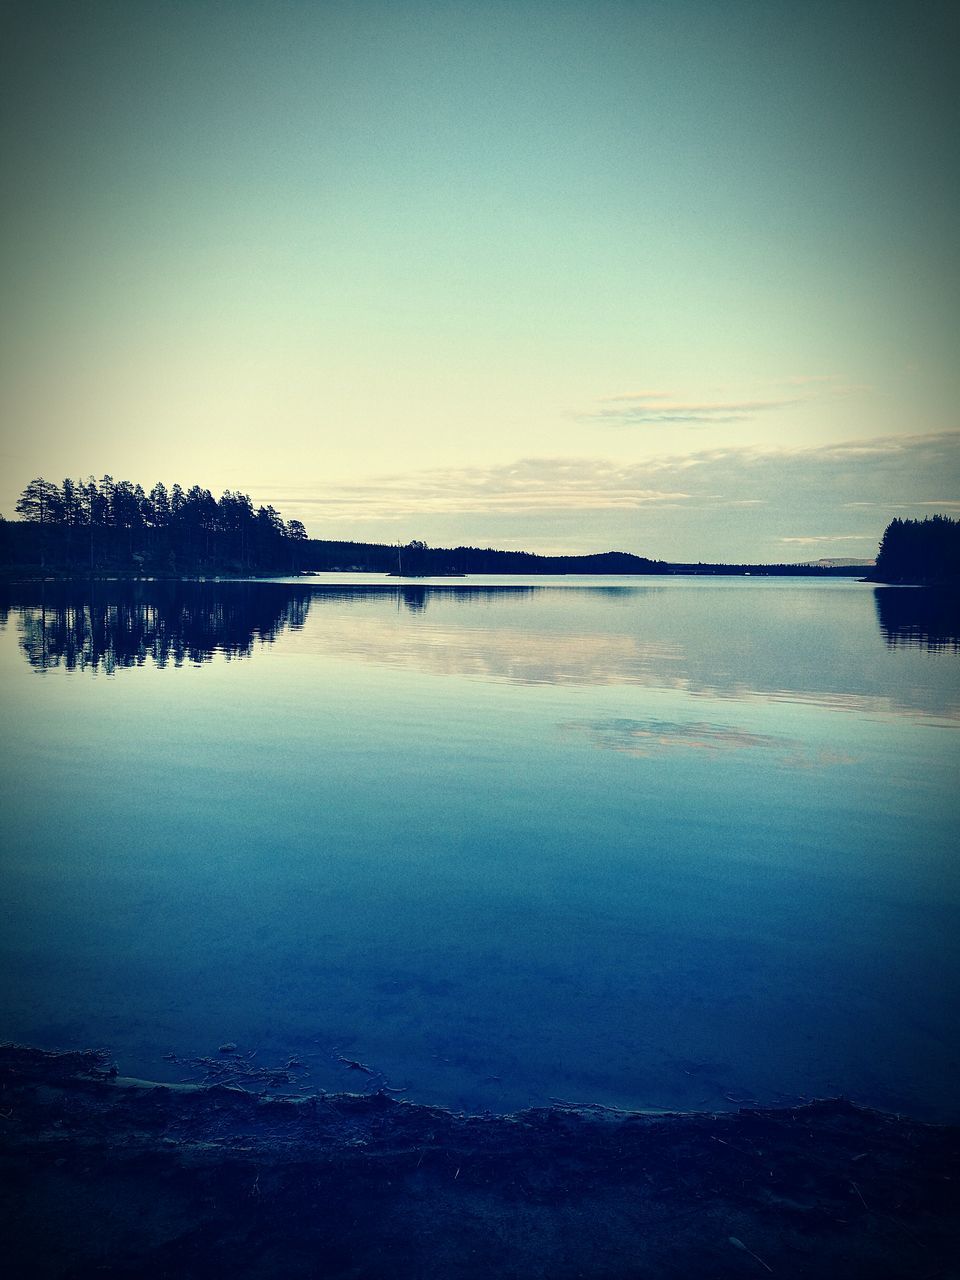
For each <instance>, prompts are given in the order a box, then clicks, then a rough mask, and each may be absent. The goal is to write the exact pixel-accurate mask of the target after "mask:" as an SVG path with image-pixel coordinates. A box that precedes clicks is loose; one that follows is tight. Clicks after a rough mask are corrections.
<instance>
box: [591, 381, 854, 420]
mask: <svg viewBox="0 0 960 1280" xmlns="http://www.w3.org/2000/svg"><path fill="white" fill-rule="evenodd" d="M768 385H772V386H775V387H777V388H778V389H780V390H781V391H783V390H784V389H786V390H787V391H788V394H787V395H782V394H781V395H779V396H776V397H768V396H763V395H761V396H726V395H721V396H719V397H717V398H716V399H693V398H688V397H684V396H682V395H680V396H678V395H676V394H675V393H673V392H669V391H662V390H656V391H653V390H642V391H630V392H623V393H621V394H619V395H611V396H604V397H603V398H602V399H601V400H600V401H599V402H598V405H597V407H596V408H595V409H592V410H587V411H584V412H580V413H576V414H574V415H573V416H574V417H575V418H576V419H577V420H578V421H580V422H597V423H603V424H606V425H608V426H643V425H645V424H648V425H651V426H656V425H657V424H658V423H670V422H673V423H678V422H679V423H684V422H686V423H692V424H701V425H709V424H711V423H726V422H745V421H747V420H749V419H751V418H755V417H757V416H758V415H761V414H766V413H771V412H774V411H776V410H779V409H789V408H793V407H794V406H796V405H800V404H808V403H811V402H812V401H816V400H823V399H835V398H837V397H841V396H849V395H853V394H856V393H863V392H869V391H870V389H871V388H870V387H868V386H865V385H864V384H862V383H853V382H849V381H846V380H844V379H843V378H841V376H840V375H839V374H836V373H813V374H791V375H790V376H788V377H786V378H782V379H780V381H779V382H776V383H773V384H768Z"/></svg>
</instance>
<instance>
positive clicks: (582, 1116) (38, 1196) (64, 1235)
mask: <svg viewBox="0 0 960 1280" xmlns="http://www.w3.org/2000/svg"><path fill="white" fill-rule="evenodd" d="M0 1126H2V1128H0V1132H2V1135H3V1145H2V1149H0V1172H2V1201H0V1206H2V1207H0V1231H2V1240H0V1248H2V1253H0V1256H2V1257H3V1258H4V1260H5V1262H6V1263H7V1264H8V1266H7V1268H6V1274H8V1275H11V1276H16V1277H21V1276H23V1277H26V1276H30V1277H73V1278H75V1280H79V1278H80V1277H87V1276H90V1277H92V1276H104V1277H134V1276H143V1277H170V1278H171V1280H173V1278H175V1277H176V1278H177V1280H181V1278H190V1277H198V1278H199V1277H221V1276H224V1277H226V1276H233V1277H239V1276H243V1277H247V1276H249V1277H263V1278H266V1277H271V1278H272V1277H280V1276H283V1277H301V1276H303V1277H306V1276H311V1277H314V1276H316V1277H324V1278H330V1280H341V1278H342V1280H346V1278H347V1277H371V1278H380V1277H383V1278H386V1277H395V1278H399V1280H405V1278H407V1277H417V1278H423V1280H426V1278H427V1277H430V1278H431V1280H432V1278H433V1277H441V1276H442V1277H446V1278H450V1280H459V1278H466V1277H470V1278H473V1277H481V1276H483V1277H516V1278H517V1280H520V1278H521V1277H522V1278H523V1280H527V1278H528V1277H530V1278H534V1277H544V1278H546V1277H549V1278H550V1280H562V1278H566V1277H571V1278H572V1277H577V1276H583V1277H605V1278H607V1280H613V1278H614V1277H627V1276H633V1277H651V1278H654V1280H659V1278H660V1277H675V1278H677V1280H686V1278H688V1277H691V1278H692V1277H728V1276H729V1277H740V1276H743V1277H751V1276H755V1277H763V1276H768V1275H775V1276H780V1277H804V1276H809V1277H818V1278H820V1280H822V1278H823V1277H831V1276H838V1277H839V1276H843V1277H848V1278H849V1277H863V1280H868V1278H869V1280H884V1278H893V1277H902V1278H903V1280H923V1278H929V1280H934V1278H935V1277H936V1278H939V1277H943V1278H944V1280H949V1278H951V1277H957V1276H960V1269H958V1266H957V1264H956V1262H955V1261H954V1260H956V1259H960V1196H958V1187H960V1130H958V1129H956V1128H941V1127H937V1126H930V1125H924V1124H919V1123H916V1122H913V1121H910V1120H907V1119H903V1118H898V1117H895V1116H890V1115H886V1114H883V1113H880V1112H876V1111H870V1110H865V1109H862V1108H858V1107H854V1106H852V1105H851V1104H849V1103H847V1102H844V1101H836V1100H834V1101H824V1102H815V1103H811V1104H809V1105H806V1106H798V1107H793V1108H787V1109H778V1110H741V1111H739V1112H736V1113H732V1112H731V1113H725V1114H721V1115H712V1114H678V1115H646V1114H633V1113H614V1112H609V1111H605V1110H601V1109H590V1108H586V1109H583V1108H580V1109H574V1108H567V1107H554V1108H550V1109H537V1110H530V1111H524V1112H519V1113H517V1114H516V1115H512V1116H462V1115H455V1114H452V1113H450V1112H448V1111H445V1110H443V1109H441V1108H434V1107H428V1106H418V1105H414V1104H411V1103H407V1102H401V1101H398V1100H397V1099H395V1098H394V1097H392V1096H391V1095H389V1094H386V1093H380V1094H374V1095H372V1096H360V1095H353V1094H336V1095H334V1094H328V1095H320V1094H317V1095H312V1096H297V1097H278V1096H275V1095H266V1094H259V1095H258V1094H257V1093H254V1092H251V1091H249V1090H245V1089H237V1088H230V1087H224V1086H213V1087H207V1088H196V1087H183V1086H181V1087H177V1086H168V1085H154V1084H151V1083H149V1082H145V1081H133V1080H127V1079H124V1078H123V1077H122V1076H120V1075H119V1074H117V1072H116V1069H115V1068H111V1067H110V1065H109V1062H108V1059H107V1058H106V1057H105V1056H104V1055H102V1054H99V1053H93V1052H91V1053H59V1054H54V1053H46V1052H43V1051H40V1050H35V1049H26V1048H23V1047H17V1046H4V1047H0Z"/></svg>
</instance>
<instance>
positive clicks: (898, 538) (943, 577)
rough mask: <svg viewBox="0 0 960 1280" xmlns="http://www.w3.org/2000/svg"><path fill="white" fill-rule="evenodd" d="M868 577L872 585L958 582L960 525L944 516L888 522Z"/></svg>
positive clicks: (959, 578)
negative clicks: (876, 583) (875, 583)
mask: <svg viewBox="0 0 960 1280" xmlns="http://www.w3.org/2000/svg"><path fill="white" fill-rule="evenodd" d="M869 577H870V579H871V580H872V581H874V582H905V583H906V582H909V583H920V584H922V583H955V582H960V521H958V520H952V519H951V518H950V517H949V516H944V515H935V516H929V517H927V518H926V519H925V520H901V519H900V518H899V517H898V518H897V519H895V520H891V522H890V523H889V524H888V525H887V527H886V529H885V530H884V533H883V538H882V539H881V542H880V549H879V551H878V552H877V562H876V566H875V568H874V570H873V572H872V573H871V574H870V575H869Z"/></svg>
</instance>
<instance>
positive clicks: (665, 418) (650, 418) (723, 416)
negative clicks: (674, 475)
mask: <svg viewBox="0 0 960 1280" xmlns="http://www.w3.org/2000/svg"><path fill="white" fill-rule="evenodd" d="M799 403H800V400H799V399H798V398H796V397H794V398H792V399H786V400H690V401H684V400H676V399H671V398H670V396H668V395H667V393H666V392H662V391H640V392H636V393H633V394H626V395H617V396H607V397H606V398H605V399H603V400H601V401H600V408H599V409H595V410H593V412H591V413H581V414H577V415H576V416H577V418H578V419H579V421H581V422H602V423H607V424H610V425H613V426H617V425H620V426H632V425H638V424H643V423H650V424H654V425H655V424H657V423H662V422H699V423H722V422H743V421H745V420H746V419H748V418H753V417H755V416H756V415H757V414H758V413H767V412H769V411H770V410H771V409H784V408H787V407H788V406H790V405H795V404H799Z"/></svg>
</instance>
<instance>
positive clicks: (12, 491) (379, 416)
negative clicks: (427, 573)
mask: <svg viewBox="0 0 960 1280" xmlns="http://www.w3.org/2000/svg"><path fill="white" fill-rule="evenodd" d="M958 14H960V7H958V6H957V5H956V4H955V3H938V2H937V0H929V2H924V0H905V2H901V3H885V2H884V0H868V2H864V3H844V0H832V2H830V3H818V2H817V0H804V2H803V3H799V2H798V0H792V2H791V3H782V2H780V0H763V2H760V3H750V2H746V0H743V2H742V0H712V2H710V3H705V2H703V3H702V2H700V0H669V2H667V0H662V2H659V0H633V2H631V3H627V2H624V3H615V2H613V0H591V2H590V3H583V2H580V3H563V2H562V0H554V2H552V3H547V2H546V0H530V2H527V3H524V2H521V0H509V2H505V3H499V2H497V0H490V2H486V0H472V2H470V3H440V2H433V3H430V2H426V0H406V2H405V3H385V2H379V3H378V2H375V0H369V2H368V0H356V2H351V0H337V2H336V3H325V2H324V0H254V2H250V0H71V2H70V3H66V2H54V0H23V2H20V0H14V2H13V3H2V4H0V15H2V18H0V24H2V26H0V46H2V55H0V56H2V66H0V94H2V115H0V133H2V138H0V140H2V159H0V163H2V180H3V192H4V198H3V210H2V242H0V253H2V263H0V266H2V281H3V291H2V297H3V303H2V330H0V343H2V347H0V356H2V373H0V415H2V417H0V421H2V424H3V439H2V443H0V448H2V457H0V462H2V476H3V478H2V483H0V511H2V512H3V514H4V515H6V516H7V517H8V518H9V517H10V516H12V515H13V508H14V505H15V501H16V496H17V493H18V492H19V490H20V489H21V488H22V487H23V486H24V484H26V482H27V481H28V480H29V479H30V478H31V477H33V476H35V475H40V474H42V475H44V476H45V477H46V478H47V479H52V480H58V481H59V480H62V479H63V477H64V476H66V475H69V476H78V475H81V474H82V475H86V474H89V473H94V474H96V475H97V476H100V475H102V474H103V473H105V472H109V473H110V474H111V475H113V476H114V477H115V478H117V479H121V478H123V479H129V480H132V481H135V482H136V481H140V482H141V483H143V484H144V485H145V486H146V487H147V488H149V487H150V486H151V485H152V484H153V483H154V482H155V481H156V480H158V479H162V480H164V481H165V482H166V483H167V484H170V483H172V482H173V481H175V480H178V481H180V482H181V483H182V484H184V485H188V484H192V483H199V484H201V485H202V486H204V487H207V488H210V489H211V490H213V492H214V493H215V494H217V495H219V493H220V492H221V491H222V490H223V489H224V488H231V489H237V488H239V489H242V490H244V491H246V492H249V493H250V494H251V496H252V497H253V498H254V500H255V502H272V503H273V504H274V505H275V506H277V507H278V508H279V510H280V511H281V513H282V514H283V515H284V516H286V517H288V518H289V517H294V516H296V517H299V518H300V519H302V520H303V521H304V523H305V524H306V526H307V529H308V531H309V532H310V533H311V534H312V535H314V536H317V537H336V538H344V537H345V538H351V537H352V538H357V539H361V540H378V541H379V540H383V541H396V540H397V539H403V540H404V541H406V540H407V539H410V538H423V539H425V540H426V541H428V542H430V543H431V544H434V545H444V544H456V543H470V544H474V545H494V546H503V547H526V548H529V549H531V550H537V551H544V552H549V551H554V550H568V551H578V550H581V551H594V550H605V549H620V550H628V551H634V552H637V553H640V554H646V555H652V556H657V557H663V558H666V559H674V560H682V559H704V560H707V559H727V560H741V559H753V560H761V561H762V560H767V561H772V560H781V559H785V560H802V559H809V558H815V557H819V556H870V555H872V554H873V553H874V551H875V550H876V544H877V540H878V538H879V536H880V533H881V532H882V530H883V528H884V526H885V524H886V523H887V521H888V520H889V519H890V518H891V517H892V516H893V515H896V514H900V515H925V514H931V513H932V512H933V511H937V510H939V511H945V512H949V513H952V514H957V513H958V512H960V467H958V456H960V433H958V428H960V422H958V415H957V404H958V399H960V398H958V391H960V386H958V384H960V342H958V338H960V302H958V299H960V271H958V258H960V248H958V244H960V241H958V227H960V166H958V155H957V138H958V137H960V119H958V115H960V111H958V90H957V84H958V81H960V74H958V57H957V51H958V48H960V40H958V37H960V20H958Z"/></svg>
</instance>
